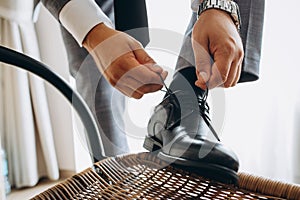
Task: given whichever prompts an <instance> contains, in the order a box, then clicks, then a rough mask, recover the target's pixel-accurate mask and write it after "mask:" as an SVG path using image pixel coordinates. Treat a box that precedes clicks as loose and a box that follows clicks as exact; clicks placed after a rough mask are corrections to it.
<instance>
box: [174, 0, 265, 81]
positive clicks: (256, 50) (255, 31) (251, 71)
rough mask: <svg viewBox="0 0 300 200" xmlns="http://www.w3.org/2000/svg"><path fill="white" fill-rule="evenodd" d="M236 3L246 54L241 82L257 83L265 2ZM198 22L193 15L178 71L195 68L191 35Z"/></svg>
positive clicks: (248, 1)
mask: <svg viewBox="0 0 300 200" xmlns="http://www.w3.org/2000/svg"><path fill="white" fill-rule="evenodd" d="M236 2H237V3H238V5H239V8H240V13H241V18H242V27H241V30H240V35H241V38H242V42H243V45H244V52H245V58H244V62H243V66H242V74H241V77H240V80H239V82H248V81H255V80H257V79H258V78H259V64H260V57H261V43H262V32H263V22H264V7H265V1H264V0H236ZM196 20H197V15H196V13H193V15H192V18H191V20H190V23H189V25H188V27H187V30H186V33H185V39H184V41H183V45H182V48H181V51H180V55H179V57H178V61H177V65H176V69H177V71H178V70H180V69H182V68H185V67H189V66H195V61H194V53H193V50H192V44H191V35H192V29H193V26H194V24H195V22H196Z"/></svg>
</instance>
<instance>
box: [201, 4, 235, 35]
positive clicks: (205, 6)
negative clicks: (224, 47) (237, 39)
mask: <svg viewBox="0 0 300 200" xmlns="http://www.w3.org/2000/svg"><path fill="white" fill-rule="evenodd" d="M212 8H214V9H219V10H223V11H225V12H227V13H229V14H230V16H231V18H232V20H233V22H234V24H235V25H236V27H237V29H238V30H240V28H241V16H240V10H239V6H238V5H237V3H236V2H234V1H232V0H204V1H203V2H202V3H200V5H199V9H198V17H199V16H200V14H201V13H202V12H204V11H205V10H208V9H212Z"/></svg>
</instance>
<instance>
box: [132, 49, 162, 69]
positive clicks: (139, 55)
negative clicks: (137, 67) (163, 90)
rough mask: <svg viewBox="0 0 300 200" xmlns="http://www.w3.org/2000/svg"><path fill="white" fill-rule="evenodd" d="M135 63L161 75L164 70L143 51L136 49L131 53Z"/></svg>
mask: <svg viewBox="0 0 300 200" xmlns="http://www.w3.org/2000/svg"><path fill="white" fill-rule="evenodd" d="M133 53H134V55H135V57H136V59H137V61H138V62H139V63H140V64H144V65H145V66H146V67H148V68H149V69H150V70H152V71H154V72H157V73H162V72H163V71H164V70H163V68H162V67H161V66H159V65H158V64H156V63H155V61H154V60H153V58H151V56H149V55H148V54H147V52H146V51H145V50H144V49H137V50H134V51H133Z"/></svg>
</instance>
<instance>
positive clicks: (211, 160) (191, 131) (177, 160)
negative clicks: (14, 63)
mask: <svg viewBox="0 0 300 200" xmlns="http://www.w3.org/2000/svg"><path fill="white" fill-rule="evenodd" d="M189 70H191V69H189ZM185 72H189V73H187V74H188V80H189V81H187V79H186V75H187V74H184V73H183V74H180V75H177V76H176V77H174V79H173V81H172V84H171V86H170V88H171V90H169V91H168V94H167V95H166V96H165V98H164V99H163V101H162V102H161V103H160V104H159V105H158V106H156V108H155V110H154V114H153V115H152V116H151V118H150V121H149V123H148V136H147V137H146V138H145V141H144V148H146V149H147V150H149V151H151V152H157V153H158V157H159V158H161V159H162V160H164V161H167V162H168V163H170V164H172V165H175V166H177V167H180V168H184V169H186V170H189V171H192V172H195V173H197V174H200V175H202V176H205V177H207V178H210V179H213V180H217V181H221V182H225V183H233V184H236V183H237V181H238V176H237V174H236V172H237V171H238V167H239V162H238V158H237V156H236V155H235V154H234V153H233V152H232V151H231V150H229V149H227V148H225V147H224V145H222V144H221V143H219V142H212V141H209V140H208V139H207V133H208V130H209V127H208V126H210V124H209V121H208V120H209V118H208V116H207V112H208V109H209V107H208V106H207V103H206V95H207V94H206V93H205V91H203V90H201V89H200V88H196V87H194V86H193V84H192V83H194V79H195V77H194V78H191V75H190V73H191V71H185ZM192 72H193V73H194V74H195V70H194V69H192ZM190 80H191V81H190Z"/></svg>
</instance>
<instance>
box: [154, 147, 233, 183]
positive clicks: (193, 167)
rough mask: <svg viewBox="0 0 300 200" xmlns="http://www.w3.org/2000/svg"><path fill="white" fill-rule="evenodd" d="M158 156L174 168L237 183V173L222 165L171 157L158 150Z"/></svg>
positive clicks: (223, 181)
mask: <svg viewBox="0 0 300 200" xmlns="http://www.w3.org/2000/svg"><path fill="white" fill-rule="evenodd" d="M158 157H159V158H160V159H161V160H163V161H165V162H168V163H170V165H172V166H174V167H176V168H180V169H183V170H186V171H189V172H192V173H195V174H198V175H200V176H203V177H205V178H208V179H210V180H215V181H218V182H221V183H225V184H233V185H237V184H238V180H239V177H238V175H237V173H236V172H235V171H234V170H232V169H229V168H226V167H224V166H221V165H216V164H211V163H202V162H197V161H193V160H188V159H185V158H180V157H173V156H170V155H167V154H165V153H163V152H159V153H158Z"/></svg>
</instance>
